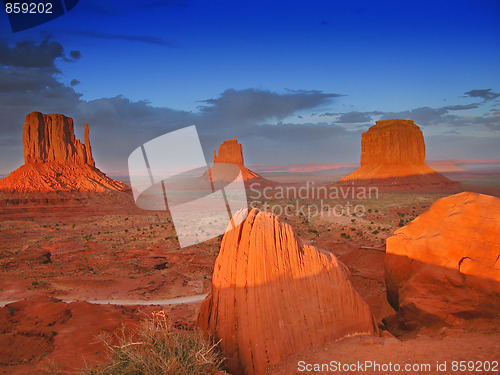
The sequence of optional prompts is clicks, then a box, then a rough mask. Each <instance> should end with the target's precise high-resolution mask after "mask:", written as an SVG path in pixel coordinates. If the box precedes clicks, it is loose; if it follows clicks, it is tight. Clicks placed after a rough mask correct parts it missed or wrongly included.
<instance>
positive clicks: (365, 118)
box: [337, 112, 372, 124]
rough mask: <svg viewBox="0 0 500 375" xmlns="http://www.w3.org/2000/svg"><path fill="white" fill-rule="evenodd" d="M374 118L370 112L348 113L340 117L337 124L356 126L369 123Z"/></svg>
mask: <svg viewBox="0 0 500 375" xmlns="http://www.w3.org/2000/svg"><path fill="white" fill-rule="evenodd" d="M371 120H372V116H371V115H370V113H369V112H346V113H343V114H342V115H340V117H339V118H338V120H337V122H339V123H341V124H354V123H361V122H369V121H371Z"/></svg>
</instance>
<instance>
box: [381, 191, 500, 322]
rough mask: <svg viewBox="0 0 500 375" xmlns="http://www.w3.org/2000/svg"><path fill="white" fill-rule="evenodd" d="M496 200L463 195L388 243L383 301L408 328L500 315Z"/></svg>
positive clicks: (499, 203) (436, 208) (445, 202)
mask: <svg viewBox="0 0 500 375" xmlns="http://www.w3.org/2000/svg"><path fill="white" fill-rule="evenodd" d="M499 257H500V199H499V198H496V197H492V196H488V195H482V194H477V193H469V192H464V193H460V194H456V195H452V196H449V197H446V198H442V199H439V200H438V201H436V202H435V203H434V204H433V205H432V206H431V208H430V209H429V211H427V212H425V213H423V214H422V215H420V216H419V217H417V218H416V219H415V220H413V221H412V222H411V223H410V224H409V225H407V226H405V227H403V228H400V229H398V230H397V231H396V232H395V233H394V235H393V236H392V237H389V238H388V239H387V250H386V257H385V274H386V284H387V298H388V300H389V303H390V304H391V305H392V306H393V307H394V308H395V309H396V310H397V311H398V315H399V317H400V320H401V322H402V323H403V325H405V326H406V328H415V327H417V326H418V325H421V324H424V325H425V324H434V323H436V322H446V323H448V324H452V325H453V324H455V323H457V322H459V321H460V319H465V318H471V317H477V316H493V317H495V316H498V312H499V311H500V258H499Z"/></svg>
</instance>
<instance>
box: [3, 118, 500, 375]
mask: <svg viewBox="0 0 500 375" xmlns="http://www.w3.org/2000/svg"><path fill="white" fill-rule="evenodd" d="M91 140H92V127H91V126H90V130H89V126H88V125H86V126H85V140H84V142H83V143H82V142H80V141H79V140H78V139H76V138H75V135H74V130H73V120H72V119H71V118H68V117H65V116H63V115H55V114H51V115H43V114H41V113H38V112H34V113H30V114H28V115H27V117H26V121H25V123H24V129H23V143H24V160H25V164H24V165H23V166H21V167H20V168H19V169H17V170H15V171H13V172H12V173H11V174H10V175H9V176H7V177H5V178H3V179H2V180H0V305H1V307H0V347H1V348H2V350H1V351H0V373H3V374H70V373H79V372H80V373H82V372H83V373H88V374H91V373H92V374H94V373H95V374H114V373H116V374H136V373H137V374H139V373H141V374H142V373H144V374H152V373H155V372H154V371H155V370H154V369H153V370H151V368H150V369H149V370H148V371H150V372H147V371H146V370H145V369H144V368H143V369H142V370H138V369H137V368H136V370H134V369H133V368H127V367H126V365H124V363H126V362H127V360H126V359H124V358H125V357H126V356H129V357H127V358H128V359H130V358H131V357H132V356H133V355H140V354H141V353H142V354H144V352H141V349H140V348H138V349H137V351H136V352H130V353H129V352H126V351H125V350H124V351H123V352H120V353H121V354H120V355H122V357H119V358H121V359H120V361H121V362H120V361H118V362H116V358H117V357H116V355H117V351H116V348H120V350H123V349H124V348H128V347H129V345H134V343H133V341H132V342H130V341H127V337H133V332H135V331H136V330H138V329H139V330H140V329H141V327H142V328H144V324H145V323H144V322H146V323H147V322H149V324H150V326H149V328H151V327H153V328H154V329H156V330H158V329H160V328H164V329H165V330H166V331H168V332H171V333H172V334H173V335H175V334H177V333H179V334H188V335H189V334H191V335H198V334H199V335H200V337H198V338H197V340H205V339H207V340H213V341H212V342H213V343H214V345H213V346H212V345H211V344H210V341H208V343H209V344H207V345H208V349H206V348H205V349H206V353H209V354H211V355H212V354H213V358H212V357H211V358H208V357H206V356H204V354H200V353H202V351H201V350H202V349H200V350H199V351H197V350H198V349H196V350H195V349H192V352H191V353H190V354H189V351H188V354H189V355H188V357H190V356H192V357H193V358H195V357H196V358H197V359H196V360H197V361H198V362H200V363H201V365H200V366H201V367H199V368H197V369H196V370H192V369H191V370H189V371H188V370H187V369H186V367H183V366H184V364H183V362H182V361H180V360H179V359H177V360H176V359H175V358H174V359H173V360H172V361H171V362H169V364H168V366H171V368H172V369H174V370H175V371H177V372H175V371H174V370H172V372H169V374H170V373H172V374H174V373H175V374H187V373H189V374H196V373H200V374H223V373H228V374H233V375H237V374H245V375H254V374H255V375H260V374H275V375H277V374H284V375H285V374H286V375H291V374H302V373H315V374H323V373H325V374H326V373H331V372H332V371H333V370H332V366H337V368H338V370H337V371H341V372H342V373H345V374H356V373H407V374H434V373H438V372H439V373H440V374H457V373H483V374H494V373H497V372H498V370H499V368H498V360H499V354H500V351H499V350H500V349H499V346H498V334H499V327H500V326H499V313H500V263H499V262H500V260H499V256H500V253H499V249H500V214H499V212H500V198H499V197H500V187H499V185H498V182H499V181H498V178H499V170H498V169H495V168H498V165H499V161H498V160H497V161H487V162H480V161H475V162H467V161H462V162H460V161H448V162H444V163H441V164H440V163H427V164H426V161H425V142H424V136H423V133H422V131H421V130H420V128H419V127H418V126H417V125H416V124H415V123H413V121H410V120H397V119H394V120H384V121H378V122H377V123H376V125H373V126H372V127H370V129H368V130H367V131H366V132H365V133H363V137H362V140H361V145H362V153H361V165H360V167H359V169H356V170H354V171H353V169H354V168H353V166H352V165H348V166H344V165H337V164H334V163H335V160H325V163H332V164H331V165H327V164H325V165H304V166H294V167H291V166H260V167H259V166H257V167H256V168H252V170H250V169H248V168H247V167H246V166H245V164H244V158H243V149H244V145H243V147H242V145H241V144H240V143H238V141H236V140H235V139H230V140H228V141H226V142H224V143H223V144H222V145H221V147H220V148H219V150H218V152H215V151H214V160H213V162H214V164H215V163H230V164H235V165H237V166H238V167H239V168H240V170H241V178H242V179H243V180H244V183H245V186H246V193H247V197H248V209H243V210H239V211H238V212H237V213H236V214H235V219H238V218H239V219H238V220H237V222H238V223H240V224H239V225H237V226H236V227H235V228H233V229H229V230H228V231H227V232H226V233H225V234H223V235H220V236H218V237H216V238H213V239H210V240H208V241H204V242H203V241H201V242H199V243H196V244H194V245H192V246H188V247H185V248H180V246H179V242H178V240H177V234H176V231H175V227H174V223H173V220H172V217H171V215H170V213H169V212H168V210H167V211H165V210H144V209H141V208H139V207H137V206H136V204H135V202H134V198H133V194H132V191H131V188H130V187H129V185H127V184H126V183H124V182H128V181H127V179H126V178H124V179H123V181H124V182H120V181H117V180H115V179H111V178H109V177H107V176H106V175H105V174H104V173H102V172H101V171H100V170H99V169H98V166H96V165H95V162H94V159H93V156H92V148H91ZM473 163H475V165H481V166H482V167H483V168H481V169H480V170H479V171H478V172H477V173H476V171H475V170H474V169H473V168H472V167H471V168H467V165H469V164H473ZM495 163H496V164H495ZM429 165H431V166H432V165H434V166H435V168H434V169H433V168H431V167H430V166H429ZM485 166H486V168H485ZM488 168H489V169H488ZM436 170H437V171H436ZM438 171H442V172H443V173H444V174H446V175H447V176H448V177H445V176H444V175H443V174H441V173H439V172H438ZM349 172H350V173H349ZM447 172H448V173H447ZM228 224H229V218H228ZM198 230H199V231H200V234H201V233H202V232H203V231H204V230H206V228H204V227H203V225H201V224H200V228H198ZM193 235H196V233H194V234H193ZM151 319H152V320H151ZM151 322H152V323H151ZM151 324H153V326H151ZM155 332H156V333H158V331H155ZM103 337H104V339H103ZM120 340H122V341H120ZM172 340H173V339H172ZM139 341H140V340H139ZM136 344H137V343H136ZM141 345H143V346H144V345H146V344H145V343H144V342H142V341H140V342H139V344H137V345H136V346H139V347H140V346H141ZM155 345H159V344H155ZM193 347H194V346H193ZM113 348H114V349H113ZM203 353H205V352H203ZM214 353H217V355H215V354H214ZM113 356H114V357H113ZM123 356H125V357H123ZM200 356H201V357H203V359H200V358H201V357H200ZM113 358H114V360H115V362H113ZM222 358H223V360H222ZM169 360H170V359H169ZM110 361H111V362H110ZM176 361H177V362H176ZM360 361H361V362H362V363H363V364H364V365H363V366H375V367H363V368H362V371H361V370H360V369H359V367H356V366H354V367H353V366H351V365H352V364H355V363H358V365H359V362H360ZM365 361H366V362H365ZM461 361H462V362H461ZM463 361H465V362H463ZM145 362H146V361H145ZM127 363H128V362H127ZM368 363H370V364H371V365H368ZM389 363H391V366H392V367H391V368H389V367H384V366H389ZM346 364H347V365H348V366H347V367H346ZM405 364H409V365H410V366H411V367H410V368H405V369H404V371H403V370H401V369H399V370H398V369H397V367H395V366H396V365H398V366H401V368H403V366H405ZM135 365H137V363H136V364H135ZM143 365H144V366H146V367H147V365H148V364H143ZM149 365H151V364H149ZM377 365H378V366H379V367H378V368H377V367H376V366H377ZM462 365H463V366H466V368H465V370H464V369H461V370H460V369H457V366H462ZM110 366H111V367H110ZM113 366H114V367H113ZM120 366H124V367H123V368H121V367H120ZM165 366H166V365H165ZM176 366H177V367H176ZM315 366H318V367H315ZM342 366H343V367H342ZM426 366H429V367H426ZM439 366H441V367H439ZM443 366H444V367H443ZM480 366H481V368H479V367H480ZM146 367H145V368H146ZM127 371H128V372H127ZM133 371H137V372H133ZM141 371H142V372H141ZM156 371H160V370H156ZM156 373H160V372H156Z"/></svg>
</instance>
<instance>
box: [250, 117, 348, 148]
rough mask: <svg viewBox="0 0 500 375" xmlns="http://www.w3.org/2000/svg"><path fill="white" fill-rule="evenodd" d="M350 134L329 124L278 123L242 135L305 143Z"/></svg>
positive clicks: (251, 128)
mask: <svg viewBox="0 0 500 375" xmlns="http://www.w3.org/2000/svg"><path fill="white" fill-rule="evenodd" d="M350 133H351V132H349V131H347V130H346V129H344V128H343V127H341V126H338V125H335V124H332V123H327V122H318V123H305V124H294V123H283V122H278V123H276V124H261V125H256V126H252V127H249V128H247V129H246V131H245V132H244V133H243V134H242V135H244V136H252V137H261V138H267V139H270V140H273V141H275V142H294V143H304V142H313V141H317V140H320V139H322V140H324V139H328V138H333V137H337V136H341V135H348V134H350Z"/></svg>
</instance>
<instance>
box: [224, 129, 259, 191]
mask: <svg viewBox="0 0 500 375" xmlns="http://www.w3.org/2000/svg"><path fill="white" fill-rule="evenodd" d="M214 163H228V164H236V165H237V166H238V167H240V169H241V175H242V177H243V180H244V181H247V180H251V179H253V178H257V177H260V176H259V175H258V174H257V173H255V172H253V171H251V170H250V169H248V168H247V167H245V165H244V163H243V147H242V146H241V144H239V143H238V141H237V140H236V139H228V140H227V141H224V143H222V144H221V145H220V146H219V155H218V156H217V152H216V151H215V150H214Z"/></svg>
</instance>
